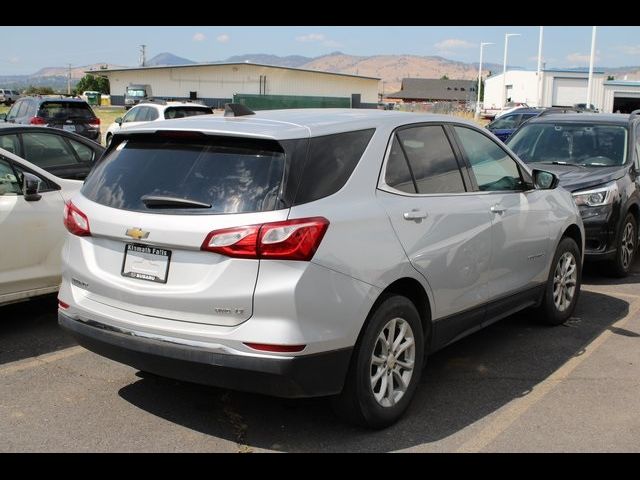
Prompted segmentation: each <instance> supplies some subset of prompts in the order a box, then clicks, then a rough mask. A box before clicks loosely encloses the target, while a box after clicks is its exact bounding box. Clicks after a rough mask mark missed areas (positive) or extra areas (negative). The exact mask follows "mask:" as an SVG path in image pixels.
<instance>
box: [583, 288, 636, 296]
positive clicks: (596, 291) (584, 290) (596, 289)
mask: <svg viewBox="0 0 640 480" xmlns="http://www.w3.org/2000/svg"><path fill="white" fill-rule="evenodd" d="M580 289H581V290H582V291H583V292H591V293H601V294H603V295H611V292H610V291H606V290H603V289H601V288H584V287H580ZM614 295H620V296H622V297H631V298H640V295H634V294H633V293H624V292H615V293H614Z"/></svg>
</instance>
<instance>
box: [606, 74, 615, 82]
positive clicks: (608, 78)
mask: <svg viewBox="0 0 640 480" xmlns="http://www.w3.org/2000/svg"><path fill="white" fill-rule="evenodd" d="M615 79H616V78H615V77H614V76H613V75H609V76H607V82H609V81H611V80H615Z"/></svg>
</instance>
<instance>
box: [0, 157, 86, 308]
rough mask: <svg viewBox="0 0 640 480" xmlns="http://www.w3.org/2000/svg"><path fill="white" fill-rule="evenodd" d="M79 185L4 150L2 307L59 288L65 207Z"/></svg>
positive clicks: (0, 173) (0, 184) (0, 161)
mask: <svg viewBox="0 0 640 480" xmlns="http://www.w3.org/2000/svg"><path fill="white" fill-rule="evenodd" d="M81 186H82V181H80V180H65V179H62V178H59V177H56V176H54V175H52V174H50V173H48V172H46V171H44V170H42V169H41V168H39V167H37V166H35V165H34V164H32V163H30V162H28V161H26V160H24V159H22V158H20V157H18V156H17V155H14V154H13V153H10V152H8V151H7V150H4V149H2V148H0V232H1V233H0V305H3V304H7V303H13V302H16V301H20V300H24V299H27V298H29V297H34V296H37V295H44V294H47V293H53V292H56V291H57V290H58V287H59V285H60V273H61V272H60V268H61V264H60V258H61V250H62V244H63V242H64V239H65V233H66V230H65V227H64V225H63V213H64V205H65V202H66V201H67V200H68V199H69V198H70V197H71V196H72V195H73V194H74V193H76V192H77V191H78V190H80V187H81Z"/></svg>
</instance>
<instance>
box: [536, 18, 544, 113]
mask: <svg viewBox="0 0 640 480" xmlns="http://www.w3.org/2000/svg"><path fill="white" fill-rule="evenodd" d="M543 31H544V27H540V38H539V39H538V73H537V74H536V78H537V79H538V105H537V106H538V107H541V106H542V77H541V71H540V65H542V33H543Z"/></svg>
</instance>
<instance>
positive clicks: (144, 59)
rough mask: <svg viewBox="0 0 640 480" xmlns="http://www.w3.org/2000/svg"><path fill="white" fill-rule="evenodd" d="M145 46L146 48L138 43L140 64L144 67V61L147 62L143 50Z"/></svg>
mask: <svg viewBox="0 0 640 480" xmlns="http://www.w3.org/2000/svg"><path fill="white" fill-rule="evenodd" d="M146 48H147V46H146V45H140V66H141V67H144V66H145V63H147V57H146V52H145V49H146Z"/></svg>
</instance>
